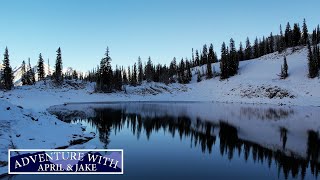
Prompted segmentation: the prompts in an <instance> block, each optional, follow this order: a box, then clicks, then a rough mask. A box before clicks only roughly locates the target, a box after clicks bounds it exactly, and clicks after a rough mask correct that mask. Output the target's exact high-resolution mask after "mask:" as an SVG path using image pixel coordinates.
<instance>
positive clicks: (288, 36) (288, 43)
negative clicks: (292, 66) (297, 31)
mask: <svg viewBox="0 0 320 180" xmlns="http://www.w3.org/2000/svg"><path fill="white" fill-rule="evenodd" d="M284 41H285V45H286V46H285V47H292V30H291V26H290V23H289V22H288V23H287V26H286V30H285V32H284Z"/></svg>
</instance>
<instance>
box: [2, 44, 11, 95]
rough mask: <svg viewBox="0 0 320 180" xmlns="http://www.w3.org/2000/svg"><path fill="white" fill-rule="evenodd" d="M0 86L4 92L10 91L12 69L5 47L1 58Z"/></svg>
mask: <svg viewBox="0 0 320 180" xmlns="http://www.w3.org/2000/svg"><path fill="white" fill-rule="evenodd" d="M1 86H2V87H3V89H5V90H11V89H12V87H13V75H12V68H11V66H10V60H9V51H8V48H7V47H6V49H5V52H4V58H3V72H2V78H1Z"/></svg>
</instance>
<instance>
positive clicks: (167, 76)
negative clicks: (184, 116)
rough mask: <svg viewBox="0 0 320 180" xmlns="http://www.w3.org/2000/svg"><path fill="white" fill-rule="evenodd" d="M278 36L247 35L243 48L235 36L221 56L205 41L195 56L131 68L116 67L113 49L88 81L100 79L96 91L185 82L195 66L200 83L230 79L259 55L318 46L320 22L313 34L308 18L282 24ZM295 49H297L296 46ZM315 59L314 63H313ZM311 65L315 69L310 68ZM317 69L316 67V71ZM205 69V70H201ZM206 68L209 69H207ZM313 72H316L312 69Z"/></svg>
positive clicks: (314, 54) (285, 68)
mask: <svg viewBox="0 0 320 180" xmlns="http://www.w3.org/2000/svg"><path fill="white" fill-rule="evenodd" d="M279 30H280V31H279V34H278V35H273V34H272V32H271V33H270V35H269V36H267V37H265V36H263V37H262V38H258V37H256V38H255V40H254V43H253V45H251V42H250V39H249V38H248V37H247V39H246V41H245V46H243V43H242V42H240V43H239V48H238V49H237V48H236V43H235V41H234V39H233V38H231V39H230V42H229V46H227V45H226V43H225V42H223V43H222V46H221V58H220V59H218V58H217V54H216V52H215V51H214V48H213V45H212V44H210V45H209V48H208V46H207V45H206V44H205V45H203V48H202V50H195V51H194V50H193V49H192V57H191V58H182V59H181V60H180V61H177V59H176V58H175V57H174V58H173V60H172V61H171V63H170V65H169V66H167V65H162V64H153V63H152V60H151V57H149V58H148V61H147V63H145V65H144V66H143V65H142V62H141V58H140V57H138V60H137V63H134V65H133V66H129V67H127V68H124V67H117V66H116V69H115V70H112V67H111V57H110V54H109V49H108V48H107V52H106V54H105V57H104V58H103V59H102V60H101V62H100V66H97V68H95V69H93V70H91V71H89V73H88V76H87V77H85V80H88V81H91V82H97V86H96V90H97V91H102V92H112V91H113V90H122V87H123V85H132V86H137V85H141V84H142V83H143V81H147V82H162V83H166V84H168V83H175V82H178V83H182V84H187V83H189V82H190V81H191V80H192V75H193V73H192V68H195V67H198V68H195V69H194V71H195V73H194V74H196V75H197V81H198V82H200V81H201V80H202V79H203V78H204V77H205V78H206V79H210V78H213V77H215V76H220V79H226V78H229V77H230V76H234V75H236V74H238V69H239V62H240V61H244V60H250V59H254V58H259V57H261V56H264V55H266V54H269V53H274V52H278V53H282V52H283V51H284V50H285V49H287V48H292V47H296V46H306V45H310V47H311V44H312V45H316V44H319V43H320V28H319V25H318V26H317V28H315V29H314V30H313V33H312V35H309V33H308V28H307V24H306V21H305V19H304V21H303V24H302V26H301V27H300V25H299V24H298V23H294V24H293V28H291V25H290V23H289V22H288V23H287V25H286V27H285V30H284V33H283V31H282V26H281V25H280V29H279ZM314 47H315V48H314V49H313V50H312V51H310V52H311V53H309V54H310V55H309V56H310V57H311V55H312V58H309V59H311V60H309V69H310V73H309V74H310V75H309V77H311V78H313V77H315V76H317V75H318V69H319V66H320V58H319V48H317V47H316V46H314ZM292 49H293V51H294V50H295V48H292ZM216 62H220V70H221V73H220V74H218V73H216V72H215V70H214V66H213V63H216ZM310 62H311V63H310ZM310 67H311V68H310ZM312 68H313V70H312ZM201 69H202V71H200V70H201ZM204 69H205V70H204ZM311 71H312V72H311ZM279 76H280V77H281V79H285V78H286V77H288V64H287V60H286V58H285V57H284V63H283V65H282V66H281V73H280V75H279Z"/></svg>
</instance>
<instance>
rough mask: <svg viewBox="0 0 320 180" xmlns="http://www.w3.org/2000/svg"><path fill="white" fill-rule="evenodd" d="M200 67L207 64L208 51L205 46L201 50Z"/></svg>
mask: <svg viewBox="0 0 320 180" xmlns="http://www.w3.org/2000/svg"><path fill="white" fill-rule="evenodd" d="M200 62H201V65H204V64H206V63H207V62H208V49H207V45H206V44H205V45H203V48H202V56H201V61H200Z"/></svg>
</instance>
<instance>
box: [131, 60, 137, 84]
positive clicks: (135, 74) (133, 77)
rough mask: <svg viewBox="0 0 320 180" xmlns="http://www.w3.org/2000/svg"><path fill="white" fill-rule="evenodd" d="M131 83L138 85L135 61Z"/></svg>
mask: <svg viewBox="0 0 320 180" xmlns="http://www.w3.org/2000/svg"><path fill="white" fill-rule="evenodd" d="M131 78H132V79H131V84H132V85H133V86H136V85H137V64H136V63H134V65H133V69H132V77H131Z"/></svg>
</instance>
